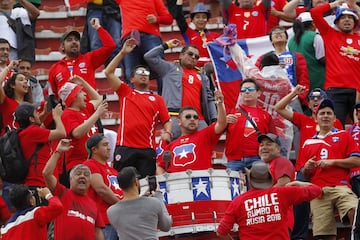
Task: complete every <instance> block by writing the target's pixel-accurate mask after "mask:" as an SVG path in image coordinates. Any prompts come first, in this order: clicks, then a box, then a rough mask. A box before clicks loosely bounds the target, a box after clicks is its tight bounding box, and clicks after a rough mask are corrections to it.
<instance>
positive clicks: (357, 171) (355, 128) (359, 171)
mask: <svg viewBox="0 0 360 240" xmlns="http://www.w3.org/2000/svg"><path fill="white" fill-rule="evenodd" d="M348 131H349V133H350V134H351V136H352V137H353V138H354V140H355V142H356V144H357V146H358V147H359V146H360V136H359V134H360V122H357V123H355V124H354V125H352V126H351V127H350V128H348ZM357 175H360V167H356V168H351V169H350V177H353V176H357Z"/></svg>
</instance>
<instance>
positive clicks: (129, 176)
mask: <svg viewBox="0 0 360 240" xmlns="http://www.w3.org/2000/svg"><path fill="white" fill-rule="evenodd" d="M140 177H141V175H140V174H139V173H138V171H137V170H136V168H135V167H132V166H129V167H124V168H123V169H121V170H120V172H119V173H118V175H117V179H118V183H119V186H120V188H122V189H127V188H129V187H130V186H131V184H132V182H133V181H134V179H136V178H140Z"/></svg>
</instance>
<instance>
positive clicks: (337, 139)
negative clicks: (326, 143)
mask: <svg viewBox="0 0 360 240" xmlns="http://www.w3.org/2000/svg"><path fill="white" fill-rule="evenodd" d="M331 141H332V142H334V143H336V142H338V141H339V137H332V138H331Z"/></svg>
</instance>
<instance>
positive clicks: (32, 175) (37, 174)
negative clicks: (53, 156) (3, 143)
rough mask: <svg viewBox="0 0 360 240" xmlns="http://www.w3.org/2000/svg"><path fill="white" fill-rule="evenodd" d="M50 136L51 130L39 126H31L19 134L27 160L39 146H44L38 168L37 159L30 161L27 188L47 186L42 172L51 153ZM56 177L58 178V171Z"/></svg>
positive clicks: (40, 151)
mask: <svg viewBox="0 0 360 240" xmlns="http://www.w3.org/2000/svg"><path fill="white" fill-rule="evenodd" d="M49 135H50V130H49V129H46V128H42V127H39V126H37V125H30V126H28V127H27V128H25V129H23V130H22V131H20V133H19V140H20V146H21V149H22V152H23V154H24V158H25V159H29V158H30V157H31V155H32V154H33V153H34V152H35V149H36V146H37V145H38V144H43V146H42V147H41V148H40V150H39V151H38V157H37V164H36V167H35V157H34V158H33V159H31V161H30V166H29V172H28V175H27V177H26V179H25V183H24V184H25V185H26V186H39V187H45V186H46V184H45V181H44V178H43V176H42V170H43V169H44V167H45V165H46V163H47V161H48V160H49V158H50V153H51V148H50V142H49ZM54 175H55V176H57V170H56V172H55V173H54Z"/></svg>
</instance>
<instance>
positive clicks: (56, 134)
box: [49, 104, 66, 141]
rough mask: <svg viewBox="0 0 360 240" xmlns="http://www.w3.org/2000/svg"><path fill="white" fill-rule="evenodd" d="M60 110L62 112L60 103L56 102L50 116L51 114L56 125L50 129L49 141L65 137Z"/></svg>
mask: <svg viewBox="0 0 360 240" xmlns="http://www.w3.org/2000/svg"><path fill="white" fill-rule="evenodd" d="M62 112H63V110H62V106H61V104H58V105H57V106H56V107H55V108H54V109H53V110H52V116H53V119H54V122H55V125H56V127H55V129H53V130H51V131H50V135H49V141H51V140H56V139H61V138H64V137H66V130H65V127H64V124H63V122H62V120H61V115H62Z"/></svg>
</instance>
